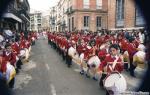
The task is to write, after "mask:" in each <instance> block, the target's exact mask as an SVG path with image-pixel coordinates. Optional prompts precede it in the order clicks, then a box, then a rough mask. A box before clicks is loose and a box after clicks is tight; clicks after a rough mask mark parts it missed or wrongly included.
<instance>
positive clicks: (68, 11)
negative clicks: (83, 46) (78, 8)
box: [65, 6, 74, 15]
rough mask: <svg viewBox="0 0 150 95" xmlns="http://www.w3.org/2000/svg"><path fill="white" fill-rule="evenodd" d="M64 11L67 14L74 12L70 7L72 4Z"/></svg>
mask: <svg viewBox="0 0 150 95" xmlns="http://www.w3.org/2000/svg"><path fill="white" fill-rule="evenodd" d="M65 13H66V14H68V15H69V14H72V13H74V9H73V8H72V6H71V7H69V8H68V9H67V10H66V12H65Z"/></svg>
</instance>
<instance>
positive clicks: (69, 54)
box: [47, 29, 146, 93]
mask: <svg viewBox="0 0 150 95" xmlns="http://www.w3.org/2000/svg"><path fill="white" fill-rule="evenodd" d="M145 33H146V32H145V30H144V29H138V30H132V31H128V30H116V31H109V30H104V29H103V30H100V31H98V32H88V31H75V32H48V33H47V36H48V43H49V44H50V45H51V46H52V47H53V48H54V49H55V50H56V51H58V53H59V54H60V55H61V56H62V58H63V60H64V61H66V64H67V66H68V67H71V65H72V60H73V59H77V61H76V62H77V63H79V64H80V67H81V71H80V74H81V75H84V74H85V75H86V77H88V78H89V77H90V76H91V75H90V70H91V71H92V72H93V76H92V78H93V79H94V80H98V79H97V78H96V73H98V74H100V75H101V78H100V82H99V85H100V86H101V87H104V81H105V80H106V77H108V75H110V74H112V73H113V72H117V73H120V74H121V72H122V71H123V70H125V71H127V72H129V73H130V75H131V76H132V77H136V75H135V73H134V71H135V69H136V67H137V66H139V67H140V68H143V69H145V68H146V60H145V52H146V47H145V35H146V34H145ZM84 67H86V68H88V69H87V71H85V70H84ZM105 87H106V86H105ZM107 91H110V90H107ZM107 93H108V92H107Z"/></svg>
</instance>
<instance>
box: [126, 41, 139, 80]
mask: <svg viewBox="0 0 150 95" xmlns="http://www.w3.org/2000/svg"><path fill="white" fill-rule="evenodd" d="M133 41H134V38H130V40H129V43H128V47H127V48H126V49H127V51H128V53H129V60H130V68H129V71H130V75H131V76H133V77H135V74H134V69H135V68H136V67H135V66H134V65H133V56H134V54H135V53H136V52H137V48H136V46H135V44H134V43H133Z"/></svg>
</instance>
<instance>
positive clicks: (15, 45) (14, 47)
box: [11, 39, 22, 71]
mask: <svg viewBox="0 0 150 95" xmlns="http://www.w3.org/2000/svg"><path fill="white" fill-rule="evenodd" d="M11 48H12V50H13V52H14V54H15V55H16V60H17V62H16V67H17V68H16V70H17V71H18V69H21V65H22V61H21V59H20V58H19V53H20V47H19V43H18V40H17V39H15V41H13V42H12V44H11Z"/></svg>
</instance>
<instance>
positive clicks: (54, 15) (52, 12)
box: [49, 6, 59, 32]
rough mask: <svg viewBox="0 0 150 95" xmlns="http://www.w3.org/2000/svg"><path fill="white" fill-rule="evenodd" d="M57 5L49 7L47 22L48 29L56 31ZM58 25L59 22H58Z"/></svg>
mask: <svg viewBox="0 0 150 95" xmlns="http://www.w3.org/2000/svg"><path fill="white" fill-rule="evenodd" d="M57 8H58V7H57V6H54V7H52V8H51V9H50V17H49V24H50V31H51V32H53V31H57V29H58V28H57V27H58V26H57V24H58V23H57V19H58V18H57V14H58V13H57ZM58 25H59V24H58Z"/></svg>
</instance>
